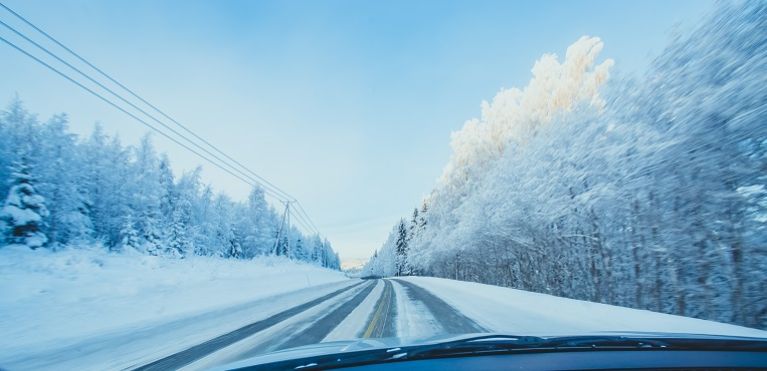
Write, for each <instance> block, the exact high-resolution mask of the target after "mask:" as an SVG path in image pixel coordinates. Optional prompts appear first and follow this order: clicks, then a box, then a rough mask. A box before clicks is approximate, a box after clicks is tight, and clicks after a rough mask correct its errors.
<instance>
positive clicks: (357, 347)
mask: <svg viewBox="0 0 767 371" xmlns="http://www.w3.org/2000/svg"><path fill="white" fill-rule="evenodd" d="M479 335H483V336H488V335H494V334H487V333H482V334H462V335H442V336H435V337H430V338H397V337H392V338H376V339H355V340H348V341H333V342H325V343H318V344H312V345H306V346H302V347H297V348H290V349H285V350H280V351H276V352H271V353H265V354H262V355H259V356H255V357H251V358H247V359H244V360H241V361H237V362H234V363H230V364H227V365H224V366H221V367H217V368H214V370H230V369H237V368H242V367H248V366H255V365H263V364H268V363H274V362H280V361H288V360H294V359H301V358H311V357H315V356H323V355H328V354H340V353H348V352H358V351H365V350H372V349H387V351H390V352H392V353H396V352H397V351H398V350H399V348H400V347H412V346H419V345H430V344H438V343H443V342H450V341H456V340H462V339H470V338H473V337H476V336H479ZM495 335H498V336H509V334H500V333H499V334H495ZM515 335H519V334H515ZM599 335H605V336H626V337H643V338H648V337H650V338H658V339H663V338H671V337H673V338H689V339H711V340H713V339H720V340H721V339H744V338H739V337H733V336H718V335H704V334H679V333H663V332H626V331H607V332H605V331H601V332H589V333H578V334H573V333H558V334H552V333H547V334H540V333H536V334H525V336H540V337H559V336H599Z"/></svg>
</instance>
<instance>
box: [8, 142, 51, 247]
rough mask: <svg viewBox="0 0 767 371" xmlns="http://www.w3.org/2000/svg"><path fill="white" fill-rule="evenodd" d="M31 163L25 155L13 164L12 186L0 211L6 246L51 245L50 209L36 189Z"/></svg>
mask: <svg viewBox="0 0 767 371" xmlns="http://www.w3.org/2000/svg"><path fill="white" fill-rule="evenodd" d="M27 162H28V160H27V159H26V158H25V157H24V156H22V157H21V160H20V161H18V162H16V163H15V164H14V165H13V171H12V172H11V178H10V182H9V183H10V185H11V187H10V190H9V191H8V197H6V199H5V204H4V205H3V208H2V210H0V220H1V221H2V223H3V224H4V226H3V230H4V234H5V235H4V236H3V237H4V240H5V242H6V243H8V244H18V245H25V246H28V247H29V248H31V249H37V248H39V247H42V246H44V245H45V244H46V243H47V242H48V237H47V236H46V235H45V232H44V230H45V228H46V218H47V217H48V209H47V208H46V207H45V199H44V198H43V197H42V196H41V195H40V194H39V193H38V192H37V190H35V180H34V178H33V177H32V175H31V174H30V169H29V166H28V165H27Z"/></svg>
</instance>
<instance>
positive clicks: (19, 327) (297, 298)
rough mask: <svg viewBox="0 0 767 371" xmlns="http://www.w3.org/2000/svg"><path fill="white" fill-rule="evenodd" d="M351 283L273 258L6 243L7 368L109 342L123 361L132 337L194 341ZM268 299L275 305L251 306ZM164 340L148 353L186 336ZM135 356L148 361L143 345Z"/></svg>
mask: <svg viewBox="0 0 767 371" xmlns="http://www.w3.org/2000/svg"><path fill="white" fill-rule="evenodd" d="M351 283H352V281H350V280H348V279H347V278H346V277H345V276H344V275H343V274H342V273H340V272H337V271H332V270H328V269H324V268H319V267H316V266H313V265H308V264H299V263H294V262H291V261H288V260H284V259H275V258H264V259H260V260H247V261H246V260H234V259H218V258H203V257H190V258H188V259H183V260H174V259H167V258H157V257H152V256H146V255H130V254H127V255H126V254H120V255H117V254H109V253H106V252H104V251H103V249H97V248H93V249H71V250H64V251H60V252H55V253H54V252H50V251H47V250H42V249H41V250H37V251H31V250H29V249H28V248H23V247H15V246H9V247H4V248H3V249H0V293H2V295H0V318H2V320H1V321H0V333H2V334H3V336H2V337H0V367H10V366H14V365H16V366H21V365H24V367H32V366H33V363H30V362H31V361H32V360H35V361H40V362H41V363H40V364H39V365H40V366H45V365H46V364H48V365H49V367H50V364H49V363H46V361H62V362H64V361H67V360H69V361H72V359H71V358H72V357H73V356H72V355H71V354H70V355H66V354H60V353H62V352H63V351H65V350H66V349H69V350H72V349H78V351H79V350H81V349H82V350H85V349H88V347H91V346H95V344H96V343H100V344H104V346H106V347H108V346H109V344H110V342H111V344H113V345H115V347H114V348H112V349H111V350H110V351H107V352H105V354H104V357H105V358H119V354H118V353H120V351H121V350H124V348H125V345H126V344H124V341H125V340H126V339H128V338H131V340H135V339H133V338H135V337H137V336H143V337H145V338H146V337H150V335H152V334H154V335H158V336H160V335H161V333H162V332H165V333H168V332H169V331H172V330H179V329H180V330H182V332H181V335H185V336H187V339H186V340H187V341H188V342H189V343H191V344H194V343H195V342H201V341H205V340H207V339H209V338H211V337H213V336H216V335H219V334H221V333H222V332H225V331H231V330H232V329H234V328H236V327H233V326H237V325H238V324H239V325H242V324H246V323H248V322H252V321H253V320H257V319H258V317H260V316H268V315H270V313H273V312H276V311H278V310H280V309H285V308H288V307H290V306H292V305H297V304H300V303H302V302H306V301H308V300H311V299H313V298H316V297H319V296H321V295H324V294H327V293H329V292H331V291H334V290H337V289H339V288H341V287H343V286H346V285H349V284H351ZM287 293H289V294H290V295H287ZM281 295H282V296H281ZM265 298H269V299H268V300H264V301H265V302H268V303H264V304H268V305H262V306H261V307H259V306H258V305H255V306H254V305H253V302H258V301H259V299H265ZM273 298H274V299H273ZM254 308H256V309H254ZM246 309H247V310H248V311H249V312H248V313H247V315H243V313H242V311H244V310H246ZM227 316H228V317H227ZM187 319H189V321H188V322H189V323H184V322H185V320H187ZM238 322H240V323H238ZM168 324H171V326H172V328H169V327H168ZM163 326H165V327H163ZM194 326H198V327H194ZM185 327H186V330H189V331H183V330H184V328H185ZM191 330H193V331H192V333H189V332H190V331H191ZM147 331H149V332H152V333H151V334H150V333H147ZM160 339H161V337H160V338H158V341H155V342H154V343H151V346H149V345H150V344H147V343H144V344H143V345H142V347H144V348H145V349H144V351H143V353H145V354H151V353H153V352H154V353H159V354H162V353H163V352H158V350H162V349H165V350H171V348H172V347H173V346H179V345H178V344H179V343H184V340H185V339H177V340H179V341H175V342H171V343H170V344H168V340H169V339H164V341H160ZM96 340H97V341H96ZM121 343H122V344H121ZM86 345H87V347H85V346H86ZM147 346H149V348H146V347H147ZM84 347H85V348H84ZM93 353H94V354H96V356H95V358H90V359H89V361H98V360H99V357H98V353H99V351H98V350H97V349H96V350H94V352H93ZM128 353H129V354H126V356H127V357H129V358H134V359H136V360H140V359H142V354H141V353H142V351H140V349H133V352H132V353H131V352H128ZM81 356H82V358H86V359H87V358H88V357H87V356H88V354H83V355H81ZM46 358H48V359H47V360H46ZM69 365H70V366H72V367H75V366H77V363H72V364H69ZM115 365H116V364H115ZM101 366H104V365H103V364H102V365H98V364H95V365H94V364H91V367H95V368H97V369H98V368H103V367H101ZM15 368H16V367H14V369H15ZM32 368H36V367H32ZM77 368H79V367H77Z"/></svg>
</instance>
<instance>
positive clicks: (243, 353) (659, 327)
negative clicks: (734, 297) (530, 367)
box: [0, 277, 767, 370]
mask: <svg viewBox="0 0 767 371" xmlns="http://www.w3.org/2000/svg"><path fill="white" fill-rule="evenodd" d="M597 331H665V332H688V333H708V334H729V335H742V336H757V337H767V332H764V331H760V330H755V329H750V328H745V327H739V326H733V325H727V324H722V323H717V322H710V321H702V320H697V319H692V318H686V317H679V316H671V315H666V314H660V313H654V312H649V311H642V310H634V309H628V308H621V307H615V306H609V305H604V304H597V303H590V302H585V301H579V300H572V299H565V298H559V297H554V296H550V295H543V294H535V293H530V292H525V291H520V290H513V289H509V288H502V287H496V286H489V285H481V284H476V283H468V282H459V281H453V280H446V279H438V278H427V277H406V278H397V279H379V280H356V279H349V280H343V281H339V282H334V283H325V284H321V285H314V286H311V287H308V288H304V289H299V290H295V291H291V292H288V293H282V294H279V295H273V296H268V297H264V298H260V299H258V300H254V301H252V302H248V303H243V304H238V305H235V306H232V307H230V308H223V309H216V310H214V311H210V312H207V313H202V314H198V315H195V316H192V317H188V318H185V319H182V320H175V321H171V322H168V323H166V324H160V325H157V326H156V327H153V328H146V329H143V330H139V331H136V332H135V333H133V334H114V335H112V336H111V337H109V336H107V337H102V338H94V339H84V341H83V342H81V343H79V344H76V345H74V346H71V347H70V348H66V349H61V351H58V352H53V353H47V356H46V357H43V358H35V357H34V355H32V356H28V357H24V358H11V359H6V361H8V362H5V363H1V362H0V366H2V367H8V368H9V369H62V367H63V368H65V369H75V368H76V369H140V370H168V369H186V370H199V369H208V368H211V367H215V366H220V365H223V364H226V363H230V362H233V361H236V360H241V359H244V358H248V357H252V356H256V355H259V354H263V353H267V352H271V351H275V350H280V349H286V348H292V347H297V346H302V345H309V344H315V343H318V342H328V341H336V340H349V339H356V338H380V337H393V336H396V337H402V338H411V339H419V338H429V337H434V336H439V335H447V334H462V333H475V332H503V333H513V334H574V333H584V332H597ZM152 344H166V345H165V346H160V347H158V346H152ZM56 355H58V356H56ZM110 356H111V357H110Z"/></svg>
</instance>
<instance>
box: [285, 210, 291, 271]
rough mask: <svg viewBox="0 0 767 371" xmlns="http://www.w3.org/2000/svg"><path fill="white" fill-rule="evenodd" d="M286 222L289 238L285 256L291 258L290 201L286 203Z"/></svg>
mask: <svg viewBox="0 0 767 371" xmlns="http://www.w3.org/2000/svg"><path fill="white" fill-rule="evenodd" d="M285 216H286V218H285V220H287V225H288V230H287V231H286V232H285V235H286V237H287V238H288V245H287V247H286V249H285V256H286V257H288V258H290V201H285Z"/></svg>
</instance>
